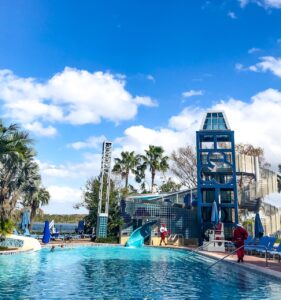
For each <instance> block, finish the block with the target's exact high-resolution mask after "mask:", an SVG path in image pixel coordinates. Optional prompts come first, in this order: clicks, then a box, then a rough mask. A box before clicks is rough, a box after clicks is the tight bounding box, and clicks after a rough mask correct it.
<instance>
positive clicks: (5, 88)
mask: <svg viewBox="0 0 281 300" xmlns="http://www.w3.org/2000/svg"><path fill="white" fill-rule="evenodd" d="M125 84H126V82H125V77H124V76H122V75H120V74H116V75H114V74H111V73H109V72H107V73H104V72H94V73H90V72H88V71H86V70H78V69H74V68H68V67H66V68H65V69H64V70H63V71H62V72H61V73H57V74H55V75H54V76H53V77H51V78H50V79H49V80H47V81H45V82H39V81H38V80H36V79H35V78H21V77H18V76H16V75H15V74H14V73H13V72H12V71H10V70H0V99H1V100H2V101H3V103H4V111H5V117H8V118H10V119H13V120H15V121H16V122H20V123H22V124H23V125H24V126H28V127H29V128H31V129H33V130H34V131H36V132H37V133H38V134H44V135H51V134H55V130H54V128H53V127H50V126H49V127H46V128H43V125H42V124H41V123H42V122H44V123H46V122H50V123H55V122H65V123H70V124H74V125H82V124H97V123H100V122H101V121H102V119H106V120H109V121H112V122H115V123H118V122H121V121H123V120H130V119H133V118H134V117H135V116H136V114H137V110H138V106H139V105H145V106H155V105H156V104H155V102H154V101H153V100H152V99H151V98H150V97H140V96H137V97H134V96H133V95H131V94H130V93H129V92H128V91H127V90H126V89H125ZM28 124H29V125H28ZM32 124H33V125H32Z"/></svg>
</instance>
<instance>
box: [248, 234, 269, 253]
mask: <svg viewBox="0 0 281 300" xmlns="http://www.w3.org/2000/svg"><path fill="white" fill-rule="evenodd" d="M268 244H269V237H268V236H264V237H262V238H261V239H259V240H258V241H257V240H256V239H254V243H251V244H250V245H247V246H245V250H246V251H247V253H248V254H249V252H251V254H252V253H253V252H256V251H257V250H261V249H265V247H268Z"/></svg>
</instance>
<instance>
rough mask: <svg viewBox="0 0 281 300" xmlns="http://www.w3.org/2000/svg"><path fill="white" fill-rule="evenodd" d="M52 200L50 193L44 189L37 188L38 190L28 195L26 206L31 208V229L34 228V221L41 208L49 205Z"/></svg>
mask: <svg viewBox="0 0 281 300" xmlns="http://www.w3.org/2000/svg"><path fill="white" fill-rule="evenodd" d="M49 200H50V193H49V192H48V191H47V190H46V189H45V188H44V187H37V190H36V191H35V190H33V191H32V192H31V194H29V195H28V199H27V200H26V202H24V203H25V206H29V207H30V208H31V211H30V229H31V228H32V224H33V220H34V218H35V216H36V214H37V213H38V212H39V209H40V207H41V206H44V205H48V204H49Z"/></svg>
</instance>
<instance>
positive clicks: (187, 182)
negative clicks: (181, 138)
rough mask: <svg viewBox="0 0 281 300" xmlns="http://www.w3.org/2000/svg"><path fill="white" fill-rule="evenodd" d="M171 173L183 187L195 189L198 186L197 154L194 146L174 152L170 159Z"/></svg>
mask: <svg viewBox="0 0 281 300" xmlns="http://www.w3.org/2000/svg"><path fill="white" fill-rule="evenodd" d="M170 160H171V161H172V165H171V171H172V172H173V174H174V175H175V176H176V177H177V178H178V179H179V180H180V182H181V184H182V185H183V186H186V187H187V188H194V187H195V186H196V185H197V164H196V152H195V149H194V147H193V146H189V145H187V146H185V147H181V148H178V150H176V151H173V152H172V154H171V157H170Z"/></svg>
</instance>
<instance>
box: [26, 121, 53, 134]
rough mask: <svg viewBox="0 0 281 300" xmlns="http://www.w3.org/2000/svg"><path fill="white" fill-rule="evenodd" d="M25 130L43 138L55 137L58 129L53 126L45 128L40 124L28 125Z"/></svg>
mask: <svg viewBox="0 0 281 300" xmlns="http://www.w3.org/2000/svg"><path fill="white" fill-rule="evenodd" d="M25 128H26V129H27V130H29V131H32V132H34V133H35V134H38V135H42V136H54V135H56V133H57V130H56V128H54V127H53V126H47V127H43V126H42V124H41V123H39V122H34V123H27V124H25Z"/></svg>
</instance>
